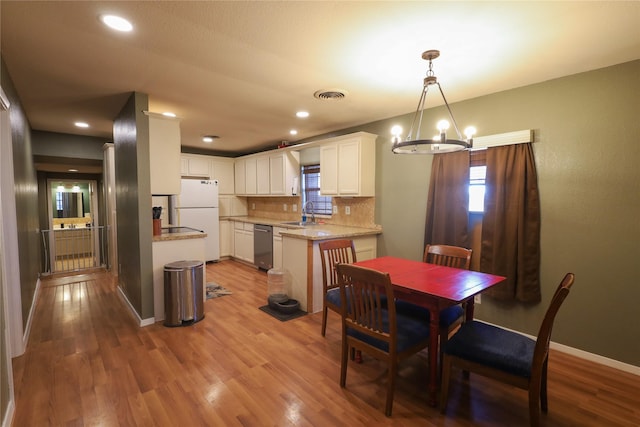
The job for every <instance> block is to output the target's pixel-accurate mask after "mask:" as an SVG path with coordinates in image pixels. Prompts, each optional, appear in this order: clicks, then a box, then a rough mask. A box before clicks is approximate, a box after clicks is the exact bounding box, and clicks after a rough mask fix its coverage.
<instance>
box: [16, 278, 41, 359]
mask: <svg viewBox="0 0 640 427" xmlns="http://www.w3.org/2000/svg"><path fill="white" fill-rule="evenodd" d="M41 285H42V282H40V278H38V280H37V281H36V290H35V292H34V293H33V299H32V300H31V308H29V316H28V317H27V325H26V327H25V328H24V331H23V333H22V349H20V355H22V354H23V353H24V351H25V349H26V348H27V343H28V342H29V334H30V333H31V325H32V324H33V315H34V314H35V310H36V303H37V302H38V298H39V297H40V286H41Z"/></svg>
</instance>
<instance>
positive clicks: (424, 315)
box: [396, 245, 473, 364]
mask: <svg viewBox="0 0 640 427" xmlns="http://www.w3.org/2000/svg"><path fill="white" fill-rule="evenodd" d="M472 253H473V250H472V249H467V248H463V247H460V246H449V245H426V246H425V249H424V255H423V256H422V261H423V262H428V263H430V264H438V265H444V266H446V267H454V268H461V269H464V270H468V269H469V267H470V266H471V254H472ZM396 309H397V310H398V312H399V313H402V314H404V315H408V316H412V317H416V318H420V319H429V318H430V313H429V310H427V309H426V308H423V307H420V306H417V305H415V304H411V303H410V302H407V301H397V302H396ZM464 312H465V310H464V307H463V306H461V305H459V304H458V305H454V306H451V307H447V308H445V309H444V310H442V311H441V312H440V319H439V324H440V331H439V333H438V335H439V339H440V363H441V364H442V347H443V346H444V344H445V343H446V342H447V340H448V339H449V335H451V332H453V331H454V330H455V328H457V327H458V326H459V325H460V324H462V321H463V320H464Z"/></svg>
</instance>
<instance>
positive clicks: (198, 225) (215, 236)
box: [170, 179, 220, 261]
mask: <svg viewBox="0 0 640 427" xmlns="http://www.w3.org/2000/svg"><path fill="white" fill-rule="evenodd" d="M170 216H171V218H170V222H171V224H172V225H174V226H179V227H191V228H195V229H198V230H202V231H204V232H205V233H207V237H205V244H204V245H205V250H204V251H205V261H217V260H219V259H220V225H219V221H220V213H219V211H218V181H216V180H202V179H182V182H181V187H180V194H179V195H177V196H172V197H171V215H170Z"/></svg>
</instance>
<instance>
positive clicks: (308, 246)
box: [230, 217, 382, 313]
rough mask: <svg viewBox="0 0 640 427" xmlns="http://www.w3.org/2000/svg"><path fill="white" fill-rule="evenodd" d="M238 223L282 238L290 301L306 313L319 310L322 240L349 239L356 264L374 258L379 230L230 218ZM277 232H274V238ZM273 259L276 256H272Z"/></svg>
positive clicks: (252, 218) (251, 218)
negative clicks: (262, 227)
mask: <svg viewBox="0 0 640 427" xmlns="http://www.w3.org/2000/svg"><path fill="white" fill-rule="evenodd" d="M230 219H231V220H232V221H234V222H236V223H237V224H238V223H240V224H249V225H250V224H262V225H271V226H273V227H274V228H275V229H277V230H278V231H277V233H278V234H279V236H280V237H282V267H281V268H282V270H283V271H286V272H287V273H288V274H289V275H290V279H291V295H289V296H290V297H291V298H293V299H296V300H298V301H299V302H300V308H301V309H302V310H304V311H307V312H309V313H315V312H318V311H320V310H322V298H323V296H322V292H323V290H322V261H321V259H320V249H319V247H318V245H319V243H320V242H321V241H324V240H333V239H352V240H353V242H354V245H355V248H356V257H357V259H358V260H359V261H364V260H367V259H371V258H375V257H376V255H377V236H378V235H379V234H382V228H380V227H375V228H364V227H353V226H344V225H335V224H322V223H317V224H313V225H306V226H302V225H295V224H287V223H286V222H282V220H276V219H269V218H258V217H233V218H230ZM275 234H276V232H275V231H274V235H275ZM274 257H275V256H274Z"/></svg>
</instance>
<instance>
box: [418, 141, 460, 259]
mask: <svg viewBox="0 0 640 427" xmlns="http://www.w3.org/2000/svg"><path fill="white" fill-rule="evenodd" d="M468 188H469V152H468V151H466V150H465V151H457V152H454V153H447V154H436V155H435V156H433V163H432V164H431V180H430V183H429V194H428V195H427V215H426V223H425V232H424V244H425V245H427V244H441V245H453V246H464V247H469V246H468V244H469V241H468V230H467V228H468V227H467V225H468V222H469V212H468V209H469V189H468ZM423 249H424V246H423Z"/></svg>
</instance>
